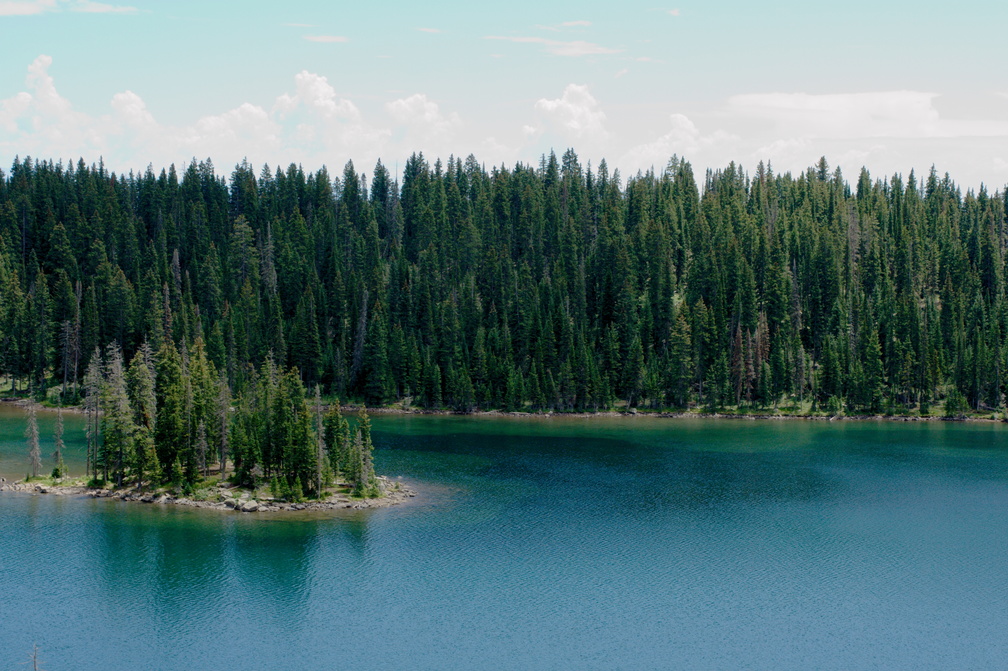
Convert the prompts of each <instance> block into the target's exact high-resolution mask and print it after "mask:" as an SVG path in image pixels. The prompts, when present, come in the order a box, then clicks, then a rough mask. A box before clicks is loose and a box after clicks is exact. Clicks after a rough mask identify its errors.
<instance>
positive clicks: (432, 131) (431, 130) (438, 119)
mask: <svg viewBox="0 0 1008 671" xmlns="http://www.w3.org/2000/svg"><path fill="white" fill-rule="evenodd" d="M385 109H386V110H387V111H388V113H389V116H391V117H392V118H393V120H395V121H396V122H398V123H399V124H401V125H403V126H409V127H411V128H414V129H416V130H417V131H419V137H421V138H422V139H423V141H425V142H433V141H443V140H447V139H449V138H450V137H451V134H452V131H453V130H454V129H455V128H456V127H457V126H459V124H460V123H461V119H459V117H458V115H457V114H454V113H453V114H450V115H448V116H445V115H444V114H442V112H441V108H440V107H439V106H438V104H437V103H436V102H434V101H433V100H431V99H429V98H428V97H427V96H426V94H423V93H414V94H413V95H411V96H409V97H408V98H399V99H397V100H393V101H392V102H390V103H386V105H385Z"/></svg>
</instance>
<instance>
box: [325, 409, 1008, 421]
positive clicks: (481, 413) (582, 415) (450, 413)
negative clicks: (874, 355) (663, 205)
mask: <svg viewBox="0 0 1008 671" xmlns="http://www.w3.org/2000/svg"><path fill="white" fill-rule="evenodd" d="M342 407H343V408H344V409H346V410H348V411H357V410H359V409H360V407H361V406H358V405H343V406H342ZM367 411H368V414H370V415H403V416H405V415H429V416H443V417H511V418H515V419H554V418H568V417H569V418H572V419H593V418H597V417H598V418H610V419H612V418H634V419H636V418H656V419H670V420H676V419H715V420H733V419H734V420H749V421H756V420H767V421H782V420H809V421H813V422H835V421H836V422H839V421H851V422H872V421H887V422H954V423H967V422H978V423H993V424H1004V423H1008V415H1006V416H1005V418H1003V419H999V418H997V417H989V416H988V417H976V416H961V417H944V416H941V415H926V416H921V415H883V414H877V415H847V414H841V415H811V414H807V415H800V414H786V413H730V412H681V411H680V412H677V411H672V410H637V409H631V410H603V411H600V412H527V411H513V412H507V411H504V410H474V411H472V412H462V411H458V410H426V409H423V408H396V407H382V408H371V407H368V408H367ZM991 412H992V413H994V414H997V413H1000V412H1002V411H997V410H992V411H991Z"/></svg>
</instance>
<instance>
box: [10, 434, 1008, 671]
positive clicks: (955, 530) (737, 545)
mask: <svg viewBox="0 0 1008 671" xmlns="http://www.w3.org/2000/svg"><path fill="white" fill-rule="evenodd" d="M20 431H21V430H18V431H11V430H10V429H9V427H4V424H3V421H2V420H0V436H4V435H10V434H13V433H20ZM374 435H375V438H376V444H377V445H378V450H377V452H376V461H377V467H378V468H379V470H380V471H382V472H384V473H388V474H390V475H392V476H398V475H401V476H404V477H405V478H407V479H410V480H412V481H415V482H417V483H418V484H420V485H421V486H422V487H423V491H422V494H421V496H420V497H418V501H417V502H414V503H412V504H411V505H406V506H402V507H397V508H391V509H383V510H375V511H347V512H342V513H340V514H335V513H333V514H327V515H323V516H320V515H303V516H299V517H281V516H262V517H257V516H254V515H240V514H235V513H230V512H221V511H204V510H196V509H186V508H177V507H172V506H166V507H162V506H157V505H150V506H141V505H131V504H124V503H121V502H114V501H93V500H89V499H65V498H58V497H42V496H38V497H32V496H26V495H9V496H8V495H5V496H2V497H0V594H3V595H4V599H3V600H2V601H0V621H3V623H4V626H3V627H0V666H2V667H13V666H14V665H15V664H17V663H19V662H21V661H23V659H24V657H25V654H26V652H27V651H30V649H31V645H32V643H34V642H38V643H39V645H40V646H41V648H42V650H43V658H44V659H45V660H46V664H47V667H46V668H49V669H70V668H81V667H82V666H89V667H100V668H108V669H115V668H124V669H126V668H232V667H234V668H251V669H259V668H263V669H272V668H307V667H319V668H334V667H340V668H341V667H353V666H357V667H366V668H376V667H377V668H392V667H409V668H465V669H468V668H474V667H476V668H482V667H487V666H492V667H494V668H515V669H526V668H571V667H574V668H582V667H586V668H668V667H688V668H696V667H699V668H725V667H728V668H734V667H739V666H755V667H760V668H766V667H774V668H808V667H816V668H818V667H831V668H867V667H870V668H877V667H887V668H889V667H896V668H919V667H921V666H926V667H945V668H948V667H955V668H965V667H998V666H1002V665H1003V660H1004V659H1005V655H1006V653H1008V649H1006V648H1008V643H1006V638H1005V637H1004V636H1003V631H1004V630H1005V627H1006V626H1008V609H1006V608H1005V607H1004V600H1003V595H1004V594H1006V593H1008V516H1005V515H1004V510H1005V509H1006V507H1008V454H1006V452H1008V451H1006V450H1005V446H1006V444H1008V430H1006V427H1002V426H996V425H949V424H938V423H934V424H914V425H903V424H896V423H884V422H865V423H850V422H848V423H826V422H733V421H724V422H695V421H688V420H687V421H678V420H677V421H656V420H651V419H647V418H638V419H633V420H621V419H606V418H592V419H590V420H583V419H580V420H572V419H566V418H554V419H534V420H523V421H518V420H514V419H511V418H502V419H500V420H494V419H486V418H480V419H472V418H451V417H449V418H446V417H408V418H397V417H377V418H375V422H374ZM21 441H23V438H20V437H18V438H17V442H21ZM9 445H10V443H9V442H8V443H0V463H7V462H6V461H5V460H7V459H9V458H10V455H9V452H10V448H9ZM17 449H18V450H20V446H18V447H17ZM18 458H20V457H18ZM18 604H31V607H30V608H28V607H23V606H20V605H18Z"/></svg>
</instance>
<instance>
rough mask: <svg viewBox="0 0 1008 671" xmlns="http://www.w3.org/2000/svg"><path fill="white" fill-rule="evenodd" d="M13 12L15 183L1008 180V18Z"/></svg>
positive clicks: (392, 10) (498, 11)
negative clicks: (32, 177)
mask: <svg viewBox="0 0 1008 671" xmlns="http://www.w3.org/2000/svg"><path fill="white" fill-rule="evenodd" d="M880 4H883V3H878V2H861V1H859V2H846V3H834V4H829V5H825V4H822V3H809V2H776V3H771V4H769V5H768V4H758V3H741V2H722V3H713V2H707V3H703V2H692V1H690V2H678V1H676V2H671V3H666V4H661V3H655V2H647V1H645V2H623V3H612V2H609V3H592V2H583V1H582V2H548V3H546V2H528V1H525V0H518V1H514V2H508V3H486V4H482V5H481V4H477V3H470V2H450V3H449V2H441V3H437V4H436V6H433V7H431V6H425V5H424V3H405V2H403V3H399V2H370V3H364V2H352V3H350V2H288V3H262V2H242V3H223V2H218V3H207V2H190V1H188V0H184V1H164V0H163V1H162V2H141V1H134V2H131V1H130V0H124V2H123V3H117V2H115V3H114V2H110V3H107V4H106V3H101V2H93V1H89V0H41V1H37V0H15V1H5V0H0V39H2V44H3V57H2V58H3V67H2V68H0V166H3V167H4V168H6V167H7V166H9V165H10V163H11V161H12V159H13V157H14V155H16V154H18V155H22V156H24V155H26V154H30V155H33V156H39V157H52V158H64V159H67V158H71V157H72V158H76V157H78V156H83V157H84V159H85V160H86V161H89V162H90V161H94V160H97V158H98V156H99V155H101V156H104V158H105V161H106V164H107V165H109V166H110V167H112V168H114V169H120V170H122V169H130V168H133V169H141V168H143V167H145V166H146V165H147V164H148V163H153V164H154V165H155V166H156V167H160V166H162V165H164V164H167V163H169V162H176V163H182V162H185V161H187V160H188V159H189V158H191V157H193V156H195V157H197V158H204V157H207V156H209V157H210V158H212V159H213V161H214V163H215V164H216V165H217V166H218V168H219V169H221V170H229V169H230V167H231V166H233V165H234V163H235V162H236V161H238V160H240V159H241V158H242V157H243V156H247V157H248V158H249V160H250V161H252V162H253V163H255V164H256V165H261V164H262V163H263V162H267V161H268V162H269V163H270V164H271V165H276V164H277V163H281V164H286V163H288V162H290V161H297V162H302V163H303V164H304V165H305V167H306V168H311V169H314V168H316V167H318V166H319V165H321V164H322V163H326V164H327V165H329V167H330V168H331V169H339V168H341V167H342V165H343V164H344V163H345V162H346V160H347V159H350V158H352V159H353V160H354V162H355V164H356V165H357V166H358V168H361V169H364V170H369V169H370V167H371V166H372V165H373V163H374V161H375V159H376V158H378V157H381V158H382V159H383V160H384V162H385V163H387V164H389V165H390V166H391V165H393V164H395V163H396V162H397V161H398V162H399V163H400V165H401V164H402V162H403V161H404V159H405V158H406V157H407V156H408V155H409V154H410V153H411V152H412V151H414V150H423V151H424V152H425V153H427V154H429V155H431V156H432V157H433V156H438V155H440V156H442V157H447V155H448V154H449V153H455V154H457V155H463V156H464V155H466V154H469V153H473V154H475V155H476V156H477V158H479V159H481V160H482V161H484V162H485V163H487V164H499V163H502V162H503V163H507V164H513V163H514V162H515V161H519V160H520V161H525V162H535V161H537V159H538V157H539V155H540V154H541V153H542V152H544V151H548V150H549V149H550V148H551V147H552V148H555V149H556V150H557V151H558V152H561V151H563V150H564V149H565V148H567V147H574V148H575V150H576V151H577V152H578V154H579V155H580V156H582V158H583V159H584V160H586V161H587V160H592V161H593V163H597V162H598V160H599V159H600V158H602V157H605V158H607V160H608V161H609V163H610V164H611V165H613V166H614V167H619V168H621V169H622V170H623V171H624V173H626V172H635V171H636V170H638V169H640V168H647V167H648V166H650V165H656V166H658V167H661V166H662V165H663V164H664V163H665V161H666V160H667V158H668V156H669V155H671V154H672V153H678V154H680V155H683V156H685V157H686V158H687V159H689V160H691V161H692V162H693V164H694V166H695V167H696V168H699V169H703V168H705V167H721V166H723V165H725V164H726V163H727V162H728V161H730V160H735V161H737V162H740V163H742V164H743V165H744V166H745V167H746V168H747V169H750V170H752V169H754V168H755V166H756V163H757V162H758V161H759V160H761V159H762V160H770V161H771V162H772V163H773V165H774V166H775V168H776V169H778V170H801V169H803V168H804V167H806V166H808V165H810V164H812V163H813V162H815V161H816V160H817V159H818V157H819V156H820V155H823V154H825V155H826V157H827V159H828V160H829V161H830V162H831V163H832V164H838V165H840V166H841V167H842V168H843V169H844V171H845V172H846V173H847V174H848V176H849V177H852V178H853V177H854V175H853V174H852V173H853V172H855V171H856V170H857V169H859V168H860V166H861V165H867V167H868V168H869V169H870V170H871V171H872V172H873V174H875V175H876V176H883V175H886V174H889V173H892V172H894V171H899V172H903V173H907V172H909V170H910V169H911V168H917V169H918V170H926V169H927V168H928V167H929V166H930V165H931V164H932V163H934V164H935V165H936V166H937V167H938V169H939V170H941V171H949V172H950V173H951V174H952V176H953V178H955V179H956V180H957V181H958V182H960V183H961V184H963V185H964V186H967V187H970V186H977V185H979V183H980V182H981V181H983V182H985V183H987V184H988V185H990V186H992V187H993V188H1000V187H1002V186H1003V185H1004V184H1005V183H1006V182H1008V84H1005V83H1004V78H1003V75H1002V74H1001V73H1002V70H1003V67H1004V65H1003V64H1004V62H1005V56H1006V55H1008V47H1006V46H1005V42H1004V37H1003V33H1004V29H1003V26H1005V25H1008V21H1006V20H1008V9H1006V7H1005V6H1003V5H1001V3H989V2H976V1H972V2H960V3H958V4H957V5H955V6H952V5H951V4H947V5H939V4H937V3H933V2H916V3H909V2H898V3H884V6H879V5H880Z"/></svg>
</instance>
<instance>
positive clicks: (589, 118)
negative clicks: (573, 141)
mask: <svg viewBox="0 0 1008 671" xmlns="http://www.w3.org/2000/svg"><path fill="white" fill-rule="evenodd" d="M535 108H536V110H538V111H539V112H541V113H543V114H544V115H545V116H546V117H547V118H549V119H550V120H552V121H553V122H554V123H556V124H558V125H559V126H560V127H561V128H562V129H563V130H564V131H566V132H568V133H569V134H571V135H573V136H574V137H577V138H584V137H587V136H593V137H596V138H597V137H604V136H605V135H606V134H607V133H606V130H605V128H604V123H605V119H606V115H605V112H603V111H602V108H601V107H599V103H598V101H597V100H596V99H595V97H594V96H592V94H591V92H590V91H589V90H588V87H587V86H585V85H581V84H568V85H567V87H566V88H565V89H564V92H563V95H562V96H561V97H559V98H557V99H555V100H548V99H546V98H541V99H540V100H538V101H537V102H536V104H535Z"/></svg>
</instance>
